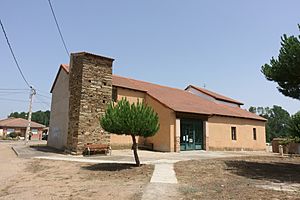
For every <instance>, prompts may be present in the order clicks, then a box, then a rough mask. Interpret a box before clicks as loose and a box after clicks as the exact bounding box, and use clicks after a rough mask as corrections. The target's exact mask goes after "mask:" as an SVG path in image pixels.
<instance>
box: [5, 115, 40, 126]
mask: <svg viewBox="0 0 300 200" xmlns="http://www.w3.org/2000/svg"><path fill="white" fill-rule="evenodd" d="M27 125H28V120H27V119H22V118H14V117H10V118H7V119H2V120H0V126H1V127H24V128H25V127H27ZM30 126H31V127H32V128H44V127H45V126H44V125H43V124H39V123H36V122H34V121H31V125H30Z"/></svg>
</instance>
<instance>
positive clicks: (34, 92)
mask: <svg viewBox="0 0 300 200" xmlns="http://www.w3.org/2000/svg"><path fill="white" fill-rule="evenodd" d="M35 94H36V91H35V89H34V88H33V87H32V86H30V95H29V99H30V102H29V111H28V125H27V128H26V132H25V145H26V144H27V143H28V136H29V131H30V125H31V114H32V100H33V95H35Z"/></svg>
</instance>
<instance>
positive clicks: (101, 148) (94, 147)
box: [84, 143, 111, 155]
mask: <svg viewBox="0 0 300 200" xmlns="http://www.w3.org/2000/svg"><path fill="white" fill-rule="evenodd" d="M91 152H92V153H93V154H96V153H99V152H104V153H105V155H108V154H109V155H111V146H110V145H108V144H92V143H87V144H85V145H84V154H85V155H91Z"/></svg>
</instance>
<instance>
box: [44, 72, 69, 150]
mask: <svg viewBox="0 0 300 200" xmlns="http://www.w3.org/2000/svg"><path fill="white" fill-rule="evenodd" d="M57 86H59V87H57ZM69 96H70V94H69V75H68V74H67V73H66V72H65V71H64V70H62V69H61V70H60V73H59V75H58V77H57V80H56V84H55V87H54V88H53V90H52V101H51V115H50V125H49V135H48V141H47V145H48V146H51V147H54V148H57V149H64V148H65V146H66V144H67V135H68V122H69Z"/></svg>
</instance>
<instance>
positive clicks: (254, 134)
mask: <svg viewBox="0 0 300 200" xmlns="http://www.w3.org/2000/svg"><path fill="white" fill-rule="evenodd" d="M253 140H256V128H253Z"/></svg>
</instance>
